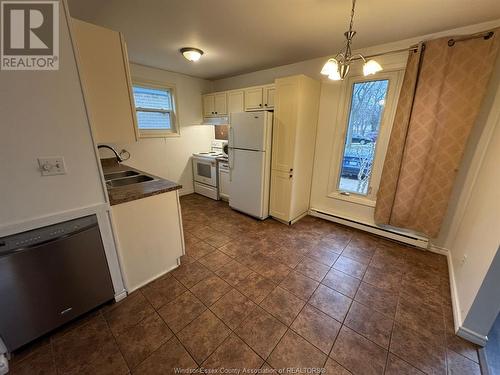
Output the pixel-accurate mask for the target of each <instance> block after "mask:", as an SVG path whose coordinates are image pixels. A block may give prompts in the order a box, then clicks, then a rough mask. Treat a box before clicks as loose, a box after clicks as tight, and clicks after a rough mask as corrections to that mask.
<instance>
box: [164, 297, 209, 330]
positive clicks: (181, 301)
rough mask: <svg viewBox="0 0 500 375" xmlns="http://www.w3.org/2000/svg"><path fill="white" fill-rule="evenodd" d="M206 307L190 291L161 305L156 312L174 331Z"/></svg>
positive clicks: (198, 314) (190, 320)
mask: <svg viewBox="0 0 500 375" xmlns="http://www.w3.org/2000/svg"><path fill="white" fill-rule="evenodd" d="M206 309H207V308H206V307H205V305H204V304H203V303H202V302H201V301H200V300H199V299H198V298H196V297H195V296H194V295H193V294H192V293H191V292H190V291H186V292H185V293H184V294H181V295H180V296H179V297H177V298H176V299H174V300H173V301H171V302H169V303H167V304H166V305H165V306H163V307H162V308H161V309H160V310H158V313H159V314H160V316H161V317H162V318H163V320H164V321H165V322H166V323H167V325H168V326H169V327H170V329H172V331H174V332H175V333H177V332H179V331H180V330H181V329H183V328H184V327H185V326H186V325H188V324H189V323H191V322H192V321H193V320H194V319H196V318H197V317H198V316H200V315H201V313H203V312H204V311H205V310H206Z"/></svg>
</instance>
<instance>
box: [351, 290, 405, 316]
mask: <svg viewBox="0 0 500 375" xmlns="http://www.w3.org/2000/svg"><path fill="white" fill-rule="evenodd" d="M398 297H399V296H398V294H397V293H395V292H391V291H388V290H384V289H379V288H377V287H374V286H373V285H370V284H367V283H363V282H362V283H361V285H360V286H359V288H358V291H357V292H356V296H355V297H354V299H355V300H356V301H358V302H360V303H362V304H363V305H365V306H368V307H370V308H372V309H375V310H377V311H379V312H381V313H383V314H386V315H388V316H389V317H390V318H394V315H395V314H396V308H397V305H398Z"/></svg>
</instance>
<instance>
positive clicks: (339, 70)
mask: <svg viewBox="0 0 500 375" xmlns="http://www.w3.org/2000/svg"><path fill="white" fill-rule="evenodd" d="M355 6H356V0H352V9H351V22H350V23H349V30H348V31H346V32H345V33H344V36H345V38H346V44H345V47H344V48H343V49H342V50H340V52H339V53H337V55H336V56H335V57H333V58H330V59H328V61H327V62H326V63H325V65H324V66H323V69H321V74H323V75H326V76H328V78H330V79H331V80H333V81H339V80H343V79H344V78H345V77H346V76H347V73H349V66H350V64H351V62H352V61H353V60H358V59H361V60H363V61H364V65H363V74H364V75H365V76H367V75H370V74H375V73H377V72H380V71H381V70H382V67H381V66H380V64H379V63H378V62H376V61H375V60H366V59H365V58H364V56H363V55H361V54H356V55H353V54H352V50H351V44H352V38H354V35H356V31H354V30H353V29H352V26H353V19H354V8H355Z"/></svg>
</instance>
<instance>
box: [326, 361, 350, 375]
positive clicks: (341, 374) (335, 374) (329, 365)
mask: <svg viewBox="0 0 500 375" xmlns="http://www.w3.org/2000/svg"><path fill="white" fill-rule="evenodd" d="M324 374H325V375H350V374H352V372H350V371H349V370H347V369H345V368H344V367H342V366H341V365H340V364H339V363H338V362H335V361H334V360H333V359H331V358H328V360H327V361H326V364H325V372H324Z"/></svg>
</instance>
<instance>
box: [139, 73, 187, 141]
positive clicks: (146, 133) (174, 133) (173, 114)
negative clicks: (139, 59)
mask: <svg viewBox="0 0 500 375" xmlns="http://www.w3.org/2000/svg"><path fill="white" fill-rule="evenodd" d="M134 87H141V88H145V89H159V90H166V91H169V92H170V97H171V99H172V109H171V110H168V109H166V110H165V109H151V108H143V107H136V106H135V96H134ZM132 99H133V100H134V116H135V117H136V121H135V123H136V127H137V134H138V136H139V138H168V137H179V136H180V126H179V122H178V117H179V110H178V105H177V95H176V87H175V84H170V83H163V82H158V81H152V80H149V79H143V78H132ZM137 112H154V113H156V112H158V113H170V120H171V121H170V124H171V128H170V129H169V130H166V129H141V128H140V127H139V119H138V116H137Z"/></svg>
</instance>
